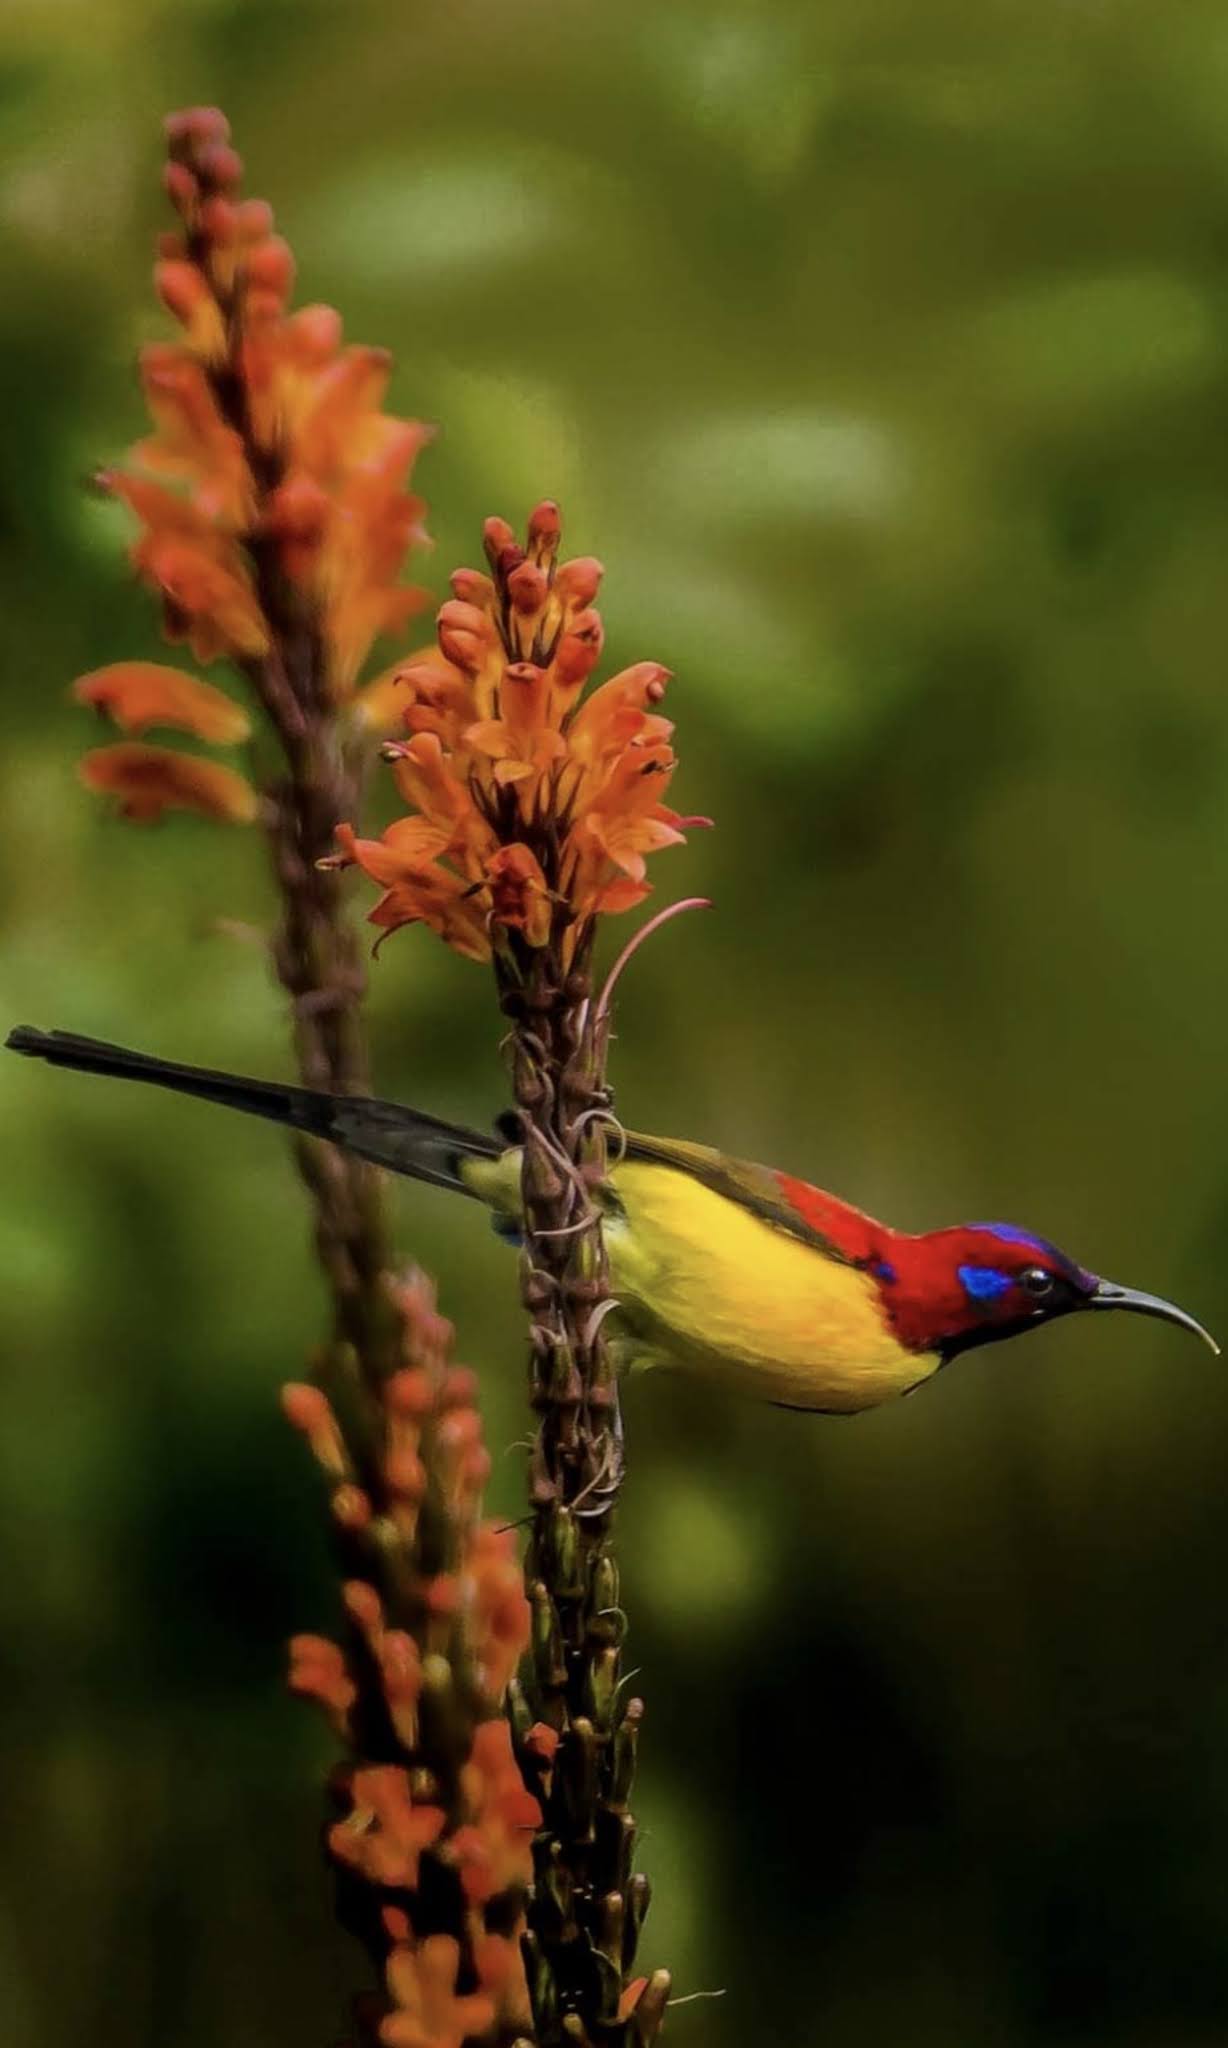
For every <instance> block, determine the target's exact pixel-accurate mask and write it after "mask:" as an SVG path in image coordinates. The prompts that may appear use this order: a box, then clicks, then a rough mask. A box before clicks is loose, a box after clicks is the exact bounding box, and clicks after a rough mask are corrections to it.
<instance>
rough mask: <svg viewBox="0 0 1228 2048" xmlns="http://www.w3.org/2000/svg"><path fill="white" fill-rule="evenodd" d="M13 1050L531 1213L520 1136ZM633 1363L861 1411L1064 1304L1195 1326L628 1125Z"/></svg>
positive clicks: (625, 1232)
mask: <svg viewBox="0 0 1228 2048" xmlns="http://www.w3.org/2000/svg"><path fill="white" fill-rule="evenodd" d="M8 1045H9V1048H10V1050H11V1051H13V1052H22V1053H28V1054H30V1055H31V1056H32V1057H34V1058H38V1059H44V1060H49V1061H50V1062H51V1064H52V1065H53V1066H61V1067H75V1068H79V1069H81V1070H83V1071H85V1072H87V1073H95V1074H115V1075H119V1076H120V1077H121V1078H125V1079H127V1080H131V1081H148V1082H152V1083H153V1084H154V1085H155V1086H156V1087H159V1088H172V1089H175V1090H177V1091H178V1092H179V1093H181V1094H184V1095H198V1096H202V1097H203V1098H204V1099H205V1100H206V1101H208V1102H220V1103H223V1104H225V1105H226V1106H227V1107H228V1108H231V1109H239V1110H243V1111H245V1112H246V1113H247V1114H248V1115H250V1116H262V1117H268V1118H270V1119H271V1120H272V1121H273V1122H274V1123H278V1124H286V1125H289V1126H290V1128H291V1129H293V1130H297V1131H304V1132H309V1133H310V1134H311V1135H313V1136H314V1137H317V1138H326V1139H328V1140H329V1141H330V1142H331V1143H332V1144H334V1145H339V1146H342V1147H343V1148H344V1149H345V1150H347V1151H349V1152H353V1153H356V1154H357V1155H358V1156H359V1157H360V1158H362V1159H367V1160H371V1161H373V1162H374V1163H375V1164H376V1165H378V1166H383V1167H388V1168H390V1169H391V1170H392V1172H394V1173H402V1174H407V1175H408V1176H409V1177H410V1178H411V1179H413V1180H421V1181H429V1182H430V1183H432V1184H433V1185H434V1186H436V1187H442V1188H449V1189H452V1190H453V1191H454V1192H456V1193H458V1194H464V1195H470V1196H473V1197H475V1198H476V1199H477V1200H478V1201H480V1202H484V1203H485V1204H486V1205H487V1207H488V1208H489V1209H490V1210H491V1211H492V1212H493V1217H494V1221H495V1224H496V1228H498V1229H499V1230H500V1232H501V1234H503V1235H506V1236H511V1237H513V1238H514V1237H515V1236H516V1234H517V1226H518V1221H519V1216H520V1163H521V1154H520V1149H519V1147H518V1146H516V1145H515V1144H509V1143H508V1142H507V1141H506V1140H502V1139H498V1138H488V1137H486V1136H484V1135H483V1133H481V1132H480V1131H471V1130H466V1129H465V1128H464V1127H463V1126H462V1125H459V1124H450V1123H444V1122H441V1121H440V1119H439V1118H437V1117H433V1116H427V1115H425V1114H424V1113H423V1112H422V1111H421V1110H416V1109H408V1108H406V1107H404V1106H403V1105H402V1104H400V1103H397V1102H381V1101H378V1100H376V1099H374V1098H369V1097H365V1096H346V1095H326V1094H319V1093H316V1092H315V1091H313V1090H311V1089H309V1088H298V1087H293V1086H289V1085H287V1084H285V1083H282V1082H279V1081H252V1080H245V1079H244V1078H242V1077H241V1076H239V1075H236V1074H225V1073H216V1072H213V1071H212V1070H211V1069H209V1068H206V1067H191V1066H181V1065H178V1064H177V1063H176V1062H174V1061H171V1060H162V1059H155V1058H151V1057H150V1056H149V1055H148V1054H145V1053H140V1052H130V1051H128V1050H126V1049H125V1048H124V1047H123V1046H117V1045H107V1044H105V1043H103V1042H102V1041H101V1040H98V1039H92V1038H79V1037H77V1036H76V1035H75V1034H74V1033H72V1032H66V1031H51V1032H44V1031H36V1030H34V1029H32V1028H31V1027H30V1026H29V1025H19V1026H18V1027H17V1029H16V1030H14V1031H12V1032H10V1034H9V1038H8ZM596 1199H597V1201H598V1204H599V1207H600V1210H601V1214H602V1219H603V1231H604V1236H605V1242H606V1247H607V1251H608V1256H609V1266H610V1285H611V1291H612V1293H613V1294H614V1296H615V1297H616V1300H617V1303H618V1307H617V1311H616V1313H611V1315H610V1316H609V1317H608V1319H607V1325H606V1327H607V1329H608V1330H609V1331H610V1333H611V1336H612V1338H613V1341H614V1345H615V1348H616V1353H617V1357H618V1363H619V1365H620V1367H622V1366H625V1367H643V1366H648V1365H655V1364H663V1365H673V1366H679V1367H683V1368H685V1369H687V1370H690V1371H693V1372H698V1373H703V1374H705V1375H707V1376H708V1377H709V1378H710V1379H712V1380H716V1381H720V1382H723V1383H725V1384H727V1385H729V1386H731V1387H733V1388H738V1389H741V1390H742V1391H744V1392H746V1393H749V1394H751V1395H754V1396H757V1397H758V1398H759V1399H760V1400H765V1401H770V1402H774V1403H776V1404H778V1405H780V1406H783V1407H788V1408H802V1409H811V1410H815V1411H817V1412H821V1413H825V1414H853V1413H855V1412H857V1411H858V1410H861V1409H865V1408H874V1407H877V1406H878V1405H879V1403H880V1402H883V1401H886V1400H889V1399H890V1398H891V1397H892V1396H893V1395H896V1394H907V1393H909V1392H911V1391H912V1389H913V1388H914V1387H918V1386H920V1385H921V1384H922V1382H923V1381H925V1380H928V1379H930V1378H932V1377H933V1375H934V1374H935V1373H936V1372H937V1371H938V1370H939V1369H940V1367H942V1366H944V1365H946V1364H948V1363H949V1362H950V1360H951V1359H952V1358H956V1357H958V1356H959V1354H960V1353H961V1352H964V1351H971V1350H973V1349H974V1348H975V1347H976V1346H977V1345H981V1344H993V1343H997V1342H999V1341H1000V1340H1001V1339H1002V1338H1004V1337H1017V1336H1019V1335H1021V1334H1022V1333H1023V1332H1024V1331H1025V1330H1035V1329H1038V1328H1039V1327H1040V1325H1041V1324H1042V1323H1051V1322H1053V1321H1055V1320H1056V1319H1057V1317H1059V1316H1066V1315H1071V1314H1074V1313H1075V1312H1082V1311H1085V1310H1088V1309H1125V1310H1130V1311H1133V1313H1134V1314H1135V1315H1144V1316H1158V1317H1160V1318H1161V1319H1162V1320H1163V1321H1164V1322H1168V1323H1178V1324H1180V1326H1181V1327H1182V1328H1183V1329H1186V1330H1192V1331H1193V1332H1194V1334H1195V1335H1196V1336H1198V1337H1201V1338H1202V1339H1203V1341H1204V1342H1205V1343H1207V1344H1209V1345H1210V1346H1211V1349H1212V1350H1213V1351H1218V1349H1219V1346H1218V1345H1217V1344H1216V1342H1215V1340H1214V1338H1213V1337H1211V1336H1210V1335H1209V1334H1208V1332H1207V1331H1206V1330H1204V1329H1203V1327H1202V1325H1201V1323H1198V1322H1195V1320H1194V1318H1193V1316H1190V1315H1187V1314H1186V1312H1185V1310H1184V1309H1180V1308H1177V1307H1176V1306H1175V1305H1174V1304H1173V1303H1172V1302H1171V1301H1164V1300H1162V1299H1161V1298H1160V1296H1158V1295H1155V1294H1142V1293H1140V1292H1139V1291H1138V1290H1137V1289H1135V1288H1132V1287H1118V1286H1116V1285H1115V1284H1114V1283H1113V1282H1112V1281H1111V1280H1102V1279H1100V1278H1099V1277H1098V1276H1097V1275H1096V1274H1095V1273H1091V1272H1089V1271H1088V1270H1087V1268H1086V1267H1084V1266H1080V1265H1078V1264H1077V1263H1076V1262H1075V1260H1073V1259H1071V1258H1068V1257H1067V1256H1066V1254H1065V1253H1064V1252H1060V1251H1058V1250H1057V1248H1056V1246H1054V1245H1052V1244H1050V1243H1048V1242H1047V1240H1046V1239H1045V1238H1042V1237H1034V1236H1033V1235H1032V1233H1031V1232H1030V1231H1028V1230H1021V1229H1019V1228H1017V1227H1016V1225H1014V1224H1010V1223H964V1224H957V1225H955V1226H954V1227H953V1228H950V1229H946V1230H930V1231H923V1232H921V1233H920V1234H919V1235H915V1236H914V1235H912V1234H910V1233H909V1232H907V1231H900V1230H892V1229H890V1228H889V1227H888V1226H887V1225H886V1224H884V1223H876V1222H875V1220H874V1218H873V1217H872V1216H867V1215H865V1214H864V1212H863V1211H862V1210H860V1209H856V1208H854V1207H853V1206H852V1204H851V1203H849V1202H843V1201H840V1200H838V1198H837V1197H836V1196H835V1195H828V1194H824V1193H823V1191H822V1190H821V1189H820V1188H816V1187H811V1186H810V1185H809V1184H808V1182H806V1181H803V1180H795V1179H794V1178H793V1176H792V1175H791V1174H787V1173H780V1172H776V1171H774V1170H773V1169H771V1168H769V1167H765V1166H753V1165H750V1164H749V1163H747V1162H745V1161H743V1160H738V1159H728V1158H726V1156H725V1154H724V1153H723V1152H719V1151H716V1150H714V1149H712V1148H711V1147H709V1146H707V1145H696V1144H691V1143H689V1142H687V1141H686V1140H684V1139H679V1138H645V1137H641V1136H639V1135H637V1134H636V1133H635V1132H628V1133H627V1140H626V1149H625V1152H624V1153H623V1156H622V1157H621V1158H620V1159H619V1160H618V1161H617V1163H616V1164H611V1167H610V1171H609V1174H608V1176H607V1178H606V1180H605V1181H604V1182H603V1183H602V1185H601V1187H600V1188H599V1189H598V1190H597V1193H596Z"/></svg>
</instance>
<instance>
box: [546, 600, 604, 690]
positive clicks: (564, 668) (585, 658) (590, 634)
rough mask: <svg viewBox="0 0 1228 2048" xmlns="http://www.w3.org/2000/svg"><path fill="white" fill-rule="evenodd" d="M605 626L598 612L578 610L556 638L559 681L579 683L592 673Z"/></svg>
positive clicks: (556, 671) (556, 672) (556, 662)
mask: <svg viewBox="0 0 1228 2048" xmlns="http://www.w3.org/2000/svg"><path fill="white" fill-rule="evenodd" d="M604 639H605V629H604V627H603V626H602V623H601V614H600V612H595V611H584V612H578V613H577V614H576V617H575V618H574V619H573V620H572V623H571V628H570V630H569V631H568V632H566V633H564V635H563V637H562V639H561V640H560V641H559V644H558V648H557V650H556V652H555V657H554V672H555V674H556V676H557V677H558V679H559V681H560V682H561V683H565V684H576V683H582V682H583V681H584V679H585V677H586V676H589V675H591V674H592V672H593V670H594V668H596V666H597V663H598V661H599V659H600V657H601V649H602V645H603V642H604Z"/></svg>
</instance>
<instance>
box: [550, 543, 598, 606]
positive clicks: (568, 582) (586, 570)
mask: <svg viewBox="0 0 1228 2048" xmlns="http://www.w3.org/2000/svg"><path fill="white" fill-rule="evenodd" d="M604 575H605V568H604V566H603V564H602V563H601V562H599V561H598V560H597V558H596V556H595V555H575V556H573V558H572V559H571V561H570V562H560V563H559V566H558V568H557V569H556V570H555V572H554V586H553V588H554V595H555V596H556V597H557V598H560V599H561V600H562V601H563V602H564V603H565V604H567V605H575V606H576V608H577V609H578V610H582V609H583V608H584V607H585V606H586V605H590V604H591V603H592V602H593V599H594V598H595V597H596V595H597V592H598V590H599V589H600V588H601V579H602V577H603V576H604Z"/></svg>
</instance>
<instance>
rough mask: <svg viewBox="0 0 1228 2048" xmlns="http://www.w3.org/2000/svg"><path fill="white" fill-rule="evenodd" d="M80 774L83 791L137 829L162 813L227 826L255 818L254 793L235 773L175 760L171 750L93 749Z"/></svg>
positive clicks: (136, 746)
mask: <svg viewBox="0 0 1228 2048" xmlns="http://www.w3.org/2000/svg"><path fill="white" fill-rule="evenodd" d="M78 773H79V774H80V777H81V780H82V782H83V783H84V784H85V786H86V788H87V789H92V790H95V791H97V792H98V793H99V794H101V795H103V796H113V797H115V798H116V799H117V801H118V804H119V809H120V815H121V816H122V817H125V818H130V819H132V820H133V821H134V822H135V823H138V824H145V823H147V822H149V821H151V820H153V819H155V818H160V817H161V816H162V814H163V812H165V811H195V812H197V813H198V815H199V816H200V817H202V818H214V819H217V820H218V821H219V822H220V823H223V824H228V825H250V824H251V823H252V822H253V820H254V819H255V818H256V817H257V815H258V814H259V809H260V799H259V797H258V796H257V794H256V791H255V790H254V789H253V788H252V785H251V783H250V782H248V781H246V780H245V778H244V777H243V776H242V775H237V774H236V773H235V771H234V769H233V768H224V767H223V766H222V765H221V763H220V762H219V761H202V760H201V759H199V757H198V756H197V755H195V754H177V753H176V752H175V751H174V749H173V748H171V747H148V746H144V745H142V744H141V743H140V742H139V741H136V740H123V741H120V742H119V743H118V744H117V745H116V746H113V747H96V748H95V749H94V751H93V752H92V753H89V754H86V755H85V757H84V759H83V760H82V761H81V763H80V766H79V769H78Z"/></svg>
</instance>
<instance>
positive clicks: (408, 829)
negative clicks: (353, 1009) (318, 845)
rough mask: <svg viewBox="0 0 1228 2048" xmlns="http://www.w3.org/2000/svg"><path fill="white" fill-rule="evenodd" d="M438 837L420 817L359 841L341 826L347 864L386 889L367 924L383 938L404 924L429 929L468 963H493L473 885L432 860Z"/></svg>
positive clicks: (340, 841)
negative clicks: (361, 871) (374, 928)
mask: <svg viewBox="0 0 1228 2048" xmlns="http://www.w3.org/2000/svg"><path fill="white" fill-rule="evenodd" d="M439 837H440V835H439V832H438V830H437V829H436V828H435V827H433V826H432V825H430V824H428V823H427V821H426V820H425V819H422V818H402V819H400V820H399V821H398V822H397V824H395V825H393V826H390V827H389V830H388V832H387V833H386V834H385V836H384V838H383V839H359V838H357V837H356V836H355V833H354V829H353V827H352V826H351V825H338V827H337V841H338V844H339V845H340V846H341V847H342V849H343V852H344V855H345V857H346V859H347V860H349V861H352V862H354V863H356V865H357V866H358V867H360V868H362V869H363V871H364V872H365V873H366V874H368V875H370V876H371V878H372V880H373V881H376V882H379V883H380V884H381V885H382V886H383V889H384V894H383V895H382V896H381V897H380V899H379V902H378V903H377V904H376V905H375V908H374V909H373V910H371V911H370V912H368V918H367V921H368V923H369V924H374V925H379V926H380V928H381V930H382V931H383V932H384V934H385V935H387V934H388V933H389V932H394V931H398V930H399V929H400V927H401V926H402V925H404V924H425V925H429V926H430V928H431V930H432V931H434V932H437V933H438V934H439V937H440V938H441V939H444V940H445V941H446V942H447V944H448V945H450V946H453V947H454V948H455V949H456V951H457V952H458V953H463V954H464V955H465V957H466V958H467V959H469V960H489V958H490V938H489V935H488V933H487V930H486V923H485V918H484V916H483V913H482V909H481V905H480V904H479V903H478V901H477V899H476V896H475V894H474V891H473V887H472V885H471V884H469V883H466V882H463V881H462V880H461V878H460V876H459V875H454V874H452V873H451V871H450V870H449V869H448V868H445V867H441V866H440V865H439V863H438V861H437V860H435V859H434V858H433V857H432V855H433V852H435V851H437V850H438V847H439ZM380 943H381V944H382V943H383V941H382V940H381V941H380Z"/></svg>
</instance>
